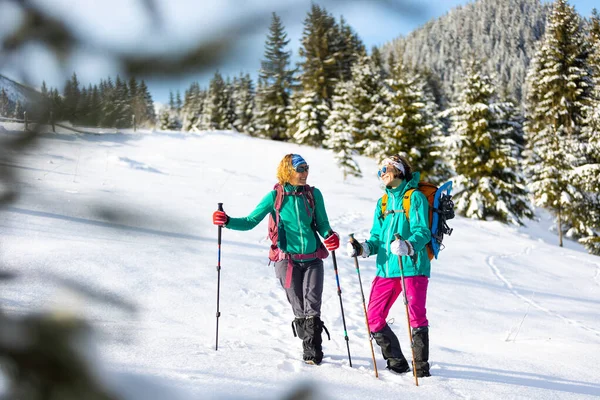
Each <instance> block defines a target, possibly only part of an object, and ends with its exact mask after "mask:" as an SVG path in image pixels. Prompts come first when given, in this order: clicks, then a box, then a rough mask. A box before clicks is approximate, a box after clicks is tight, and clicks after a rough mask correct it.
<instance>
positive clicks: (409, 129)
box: [382, 63, 447, 183]
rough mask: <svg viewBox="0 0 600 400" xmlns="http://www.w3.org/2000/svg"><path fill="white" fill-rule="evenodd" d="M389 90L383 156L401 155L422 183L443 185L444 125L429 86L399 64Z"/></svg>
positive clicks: (392, 72)
mask: <svg viewBox="0 0 600 400" xmlns="http://www.w3.org/2000/svg"><path fill="white" fill-rule="evenodd" d="M386 84H387V86H388V88H389V90H388V91H387V92H386V94H387V103H388V104H389V105H388V107H386V109H385V115H386V121H387V122H386V124H385V125H384V127H383V129H382V138H383V142H384V145H383V147H382V154H402V155H403V156H405V157H406V158H407V159H408V160H409V161H410V163H411V164H412V166H413V168H415V170H418V171H420V172H421V177H422V179H426V180H430V181H432V182H435V183H440V182H441V181H442V180H443V179H444V178H446V175H447V174H446V173H445V171H446V168H445V166H444V161H443V158H442V154H441V137H442V131H441V125H440V123H439V122H438V121H437V118H436V114H437V105H436V104H435V101H434V100H433V96H432V95H431V92H430V91H429V90H428V89H427V83H426V81H425V79H424V78H423V77H421V76H420V75H419V74H417V73H416V72H411V71H409V69H408V68H406V67H405V66H404V65H403V64H401V63H396V64H395V66H394V69H393V70H391V71H390V78H389V79H387V80H386Z"/></svg>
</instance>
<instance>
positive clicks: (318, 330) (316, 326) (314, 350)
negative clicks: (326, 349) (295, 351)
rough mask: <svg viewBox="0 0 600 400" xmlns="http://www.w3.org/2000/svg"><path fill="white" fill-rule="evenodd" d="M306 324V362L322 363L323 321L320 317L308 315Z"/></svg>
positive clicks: (304, 345) (303, 343)
mask: <svg viewBox="0 0 600 400" xmlns="http://www.w3.org/2000/svg"><path fill="white" fill-rule="evenodd" d="M305 321H306V322H305V324H304V330H305V333H306V334H305V336H304V339H303V341H302V348H303V349H304V355H303V356H302V358H303V359H304V361H305V362H313V363H315V364H320V363H321V361H322V360H323V347H322V344H323V339H322V338H321V334H322V333H323V321H321V318H319V317H307V318H306V320H305Z"/></svg>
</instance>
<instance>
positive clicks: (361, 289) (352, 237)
mask: <svg viewBox="0 0 600 400" xmlns="http://www.w3.org/2000/svg"><path fill="white" fill-rule="evenodd" d="M350 239H354V233H351V234H350ZM354 266H355V267H356V273H357V274H358V283H359V285H360V294H361V296H362V303H363V310H364V312H365V323H366V324H367V334H368V335H369V345H371V356H372V357H373V368H374V369H375V378H379V373H378V372H377V362H375V351H374V350H373V335H371V327H369V317H368V316H367V306H366V304H365V292H363V287H362V280H361V279H360V268H358V256H354Z"/></svg>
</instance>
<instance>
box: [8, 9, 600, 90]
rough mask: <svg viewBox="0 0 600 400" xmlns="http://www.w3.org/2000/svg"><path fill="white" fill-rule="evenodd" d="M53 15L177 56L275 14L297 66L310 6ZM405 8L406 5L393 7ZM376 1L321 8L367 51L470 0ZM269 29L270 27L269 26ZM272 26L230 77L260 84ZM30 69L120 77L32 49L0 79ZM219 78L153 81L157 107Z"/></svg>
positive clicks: (101, 39) (40, 75)
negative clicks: (248, 19)
mask: <svg viewBox="0 0 600 400" xmlns="http://www.w3.org/2000/svg"><path fill="white" fill-rule="evenodd" d="M36 2H37V3H38V4H42V5H44V6H45V7H46V8H47V9H48V10H49V11H50V12H53V13H60V14H62V15H67V17H68V21H69V22H70V25H71V26H72V27H73V28H74V29H75V30H76V31H77V32H78V33H79V34H81V35H82V36H84V37H86V38H88V39H89V40H91V41H92V42H94V43H100V44H102V45H105V46H110V47H112V48H117V49H123V50H127V49H131V48H132V47H133V48H140V46H142V47H143V48H147V49H148V48H153V49H169V50H173V49H175V48H177V47H182V48H185V46H190V45H193V44H194V43H197V41H198V40H201V38H203V37H207V35H215V34H217V35H218V34H222V33H223V31H224V30H225V29H224V27H226V26H227V23H228V22H231V21H232V20H234V19H235V18H244V16H245V15H249V14H250V13H252V12H258V13H262V14H264V15H270V13H271V12H272V11H276V12H278V14H279V15H280V16H281V18H282V20H283V23H284V26H285V28H286V31H287V33H288V36H289V38H290V50H292V51H293V54H294V58H295V59H297V54H298V48H299V41H300V37H301V35H302V28H303V26H302V23H303V21H304V18H305V17H306V13H307V11H308V10H309V8H310V0H280V1H272V0H219V1H198V0H156V4H157V8H158V11H159V14H160V16H161V18H162V19H163V22H164V26H165V29H164V30H162V31H158V30H157V29H156V23H155V22H154V21H150V20H149V18H147V17H145V16H144V13H143V12H142V11H143V10H142V9H141V7H140V2H139V1H136V0H103V1H102V2H97V1H93V0H80V1H73V0H36ZM391 2H393V3H396V4H397V3H401V1H400V0H395V1H394V0H392V1H391ZM382 3H386V2H385V1H382V2H380V3H378V2H373V1H340V0H329V1H325V2H319V4H324V5H325V7H326V8H327V10H328V11H329V12H330V13H331V14H333V15H334V16H335V17H336V18H339V16H340V15H343V16H344V18H345V19H346V21H347V22H348V24H350V25H351V26H352V27H353V28H354V30H355V31H356V32H358V34H359V36H360V37H361V38H362V40H363V41H364V43H365V45H366V46H367V48H368V49H370V48H371V47H372V46H373V45H378V46H379V45H382V44H384V43H386V42H388V41H390V40H393V39H394V38H396V37H398V36H400V35H405V34H407V33H409V32H410V31H412V30H413V29H415V28H417V27H419V26H420V25H422V24H424V23H425V22H427V21H428V20H430V19H432V18H436V17H439V16H441V15H444V14H445V13H446V12H448V10H450V9H451V8H453V7H456V6H458V5H462V4H466V3H468V1H466V0H437V1H436V0H404V2H403V4H408V5H409V7H405V8H400V9H393V10H390V9H389V8H384V7H383V6H382V5H381V4H382ZM570 3H571V4H573V5H575V8H576V9H577V11H578V12H579V13H580V14H582V15H584V16H589V15H590V14H591V10H592V8H593V7H594V4H593V1H591V0H570ZM11 11H14V10H11V8H10V6H8V7H7V5H6V3H5V2H4V3H3V2H0V37H2V34H3V31H5V30H7V29H9V27H10V24H11V23H13V24H14V23H15V21H18V18H19V15H18V13H16V12H12V13H11ZM263 25H264V26H263ZM268 27H269V19H268V18H265V19H264V24H262V25H261V26H257V27H256V29H255V30H254V32H253V33H252V34H248V35H246V36H244V37H243V38H240V39H241V40H240V46H239V47H238V48H237V49H236V51H235V52H234V56H233V57H232V58H231V59H230V60H228V62H227V63H226V64H224V65H223V66H221V67H220V70H221V72H222V73H223V74H224V75H230V76H234V75H238V74H239V73H240V72H241V71H243V72H244V73H246V72H247V73H250V74H251V76H252V77H254V78H255V77H256V74H257V70H258V68H259V67H260V59H261V58H262V56H263V53H264V42H265V38H266V34H267V33H268ZM23 65H24V66H25V71H26V73H27V76H28V77H29V79H30V83H31V84H32V85H33V86H39V85H41V81H42V80H46V83H47V84H48V85H49V86H54V87H58V88H59V89H62V86H63V84H64V79H65V74H66V75H67V76H68V75H70V74H71V73H72V71H73V70H74V71H76V72H77V74H78V76H79V78H80V81H81V82H82V83H84V84H86V85H87V84H88V83H92V84H94V83H98V81H99V80H100V79H101V78H106V77H107V76H108V75H110V76H112V77H114V76H115V75H116V74H117V73H118V69H117V66H116V65H115V64H114V62H112V60H110V59H109V58H106V57H103V56H102V55H99V54H93V53H91V52H88V51H85V50H83V51H80V52H78V53H77V54H76V55H74V56H73V57H72V58H71V59H70V60H69V61H68V63H67V64H66V66H65V65H59V64H58V63H57V62H56V61H55V60H53V59H52V57H50V55H49V54H48V53H47V52H45V51H43V49H39V48H35V47H29V48H27V49H26V50H25V51H23V52H22V53H20V54H18V55H17V56H15V57H13V58H12V59H9V60H5V61H4V63H3V64H0V73H3V74H5V75H7V76H9V77H11V78H13V79H16V80H19V81H23V76H22V75H21V76H20V74H19V73H18V72H17V71H18V68H21V67H22V66H23ZM213 73H214V71H210V72H205V73H198V74H190V75H188V76H184V77H180V78H178V79H174V80H170V81H160V82H159V81H152V80H150V81H148V84H149V87H150V90H151V92H152V95H153V97H154V100H155V101H158V102H166V101H167V100H168V95H169V90H170V89H172V90H173V91H176V90H180V91H181V93H182V95H183V92H184V91H185V89H187V88H188V87H189V85H190V83H191V82H192V81H194V80H197V81H199V82H200V84H201V85H202V86H206V85H207V84H208V80H209V79H210V77H211V76H212V75H213Z"/></svg>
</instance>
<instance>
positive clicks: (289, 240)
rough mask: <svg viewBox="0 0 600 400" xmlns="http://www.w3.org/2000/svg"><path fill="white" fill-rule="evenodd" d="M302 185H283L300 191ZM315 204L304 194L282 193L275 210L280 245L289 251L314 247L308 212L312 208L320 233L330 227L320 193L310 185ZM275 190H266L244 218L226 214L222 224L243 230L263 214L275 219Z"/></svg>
mask: <svg viewBox="0 0 600 400" xmlns="http://www.w3.org/2000/svg"><path fill="white" fill-rule="evenodd" d="M303 190H304V187H303V186H292V185H290V184H288V183H286V184H285V186H284V191H285V192H288V193H289V192H296V193H298V192H301V191H303ZM313 193H314V198H315V208H316V210H313V209H312V207H309V205H308V200H306V197H305V195H304V194H302V195H288V196H283V202H282V203H281V210H280V211H279V218H280V226H281V225H283V232H282V230H281V228H280V229H279V232H278V234H279V243H280V249H281V250H283V251H284V252H286V253H290V254H311V253H314V252H315V251H316V250H317V246H318V244H319V240H320V239H319V238H318V236H317V235H316V233H315V231H314V230H313V228H312V226H311V225H312V221H313V218H312V215H313V213H314V212H315V211H316V217H315V222H316V230H317V232H318V233H319V234H320V235H321V236H322V237H325V236H326V234H327V233H328V232H329V231H331V226H330V225H329V220H328V219H327V213H326V212H325V203H324V202H323V195H322V194H321V191H320V190H319V189H317V188H315V189H314V191H313ZM276 196H277V192H276V191H275V190H272V191H270V192H269V193H267V195H266V196H265V197H263V199H262V200H261V201H260V203H259V204H258V205H257V206H256V208H255V209H254V211H252V212H251V213H250V215H248V216H247V217H244V218H231V217H230V218H229V222H227V225H226V227H227V228H229V229H234V230H237V231H247V230H250V229H252V228H254V227H255V226H256V225H258V224H259V223H260V222H261V221H262V220H263V218H264V217H265V216H266V215H267V214H269V213H270V214H271V215H272V216H273V219H274V220H275V209H274V206H275V197H276Z"/></svg>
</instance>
